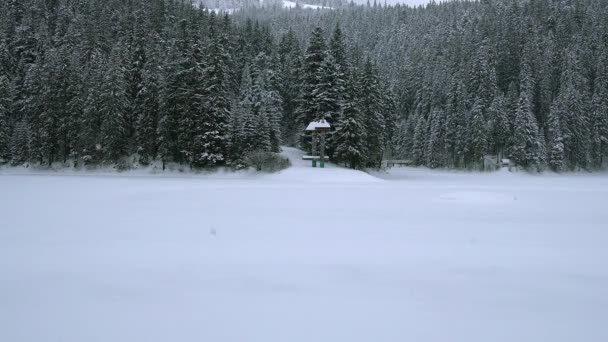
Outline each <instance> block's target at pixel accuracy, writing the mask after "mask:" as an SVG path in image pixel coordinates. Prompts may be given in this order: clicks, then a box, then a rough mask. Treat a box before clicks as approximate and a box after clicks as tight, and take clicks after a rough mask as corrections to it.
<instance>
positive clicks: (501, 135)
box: [488, 93, 511, 163]
mask: <svg viewBox="0 0 608 342" xmlns="http://www.w3.org/2000/svg"><path fill="white" fill-rule="evenodd" d="M508 110H509V108H508V106H507V99H506V98H505V96H504V95H503V94H500V93H498V94H496V96H494V100H493V101H492V104H491V105H490V108H489V109H488V116H489V118H490V120H491V125H490V134H489V139H488V141H489V142H490V144H491V146H492V147H493V151H494V153H495V154H496V158H497V161H496V162H497V163H498V162H499V161H500V158H501V157H502V156H504V154H505V149H507V145H508V143H509V137H510V134H511V129H510V127H509V114H508Z"/></svg>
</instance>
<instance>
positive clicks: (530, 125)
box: [511, 91, 539, 169]
mask: <svg viewBox="0 0 608 342" xmlns="http://www.w3.org/2000/svg"><path fill="white" fill-rule="evenodd" d="M513 126H514V134H513V137H512V140H513V141H512V148H511V158H513V161H515V163H516V164H517V165H519V166H522V167H523V168H526V169H529V168H532V167H535V166H537V165H538V163H539V156H538V144H539V139H538V126H537V124H536V119H535V118H534V115H533V114H532V109H531V105H530V100H529V98H528V96H527V94H526V92H523V91H522V93H521V95H520V99H519V106H518V109H517V112H516V113H515V122H514V124H513Z"/></svg>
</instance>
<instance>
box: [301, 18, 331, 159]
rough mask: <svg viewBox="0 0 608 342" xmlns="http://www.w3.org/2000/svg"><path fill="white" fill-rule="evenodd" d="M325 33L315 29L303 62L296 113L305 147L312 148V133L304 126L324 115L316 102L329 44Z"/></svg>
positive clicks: (302, 142) (318, 28)
mask: <svg viewBox="0 0 608 342" xmlns="http://www.w3.org/2000/svg"><path fill="white" fill-rule="evenodd" d="M323 34H324V33H323V30H322V29H321V28H320V27H317V28H315V29H314V30H313V32H312V35H311V37H310V40H309V42H308V48H307V49H306V53H305V54H304V59H303V63H302V85H301V91H300V96H299V100H298V108H297V110H296V115H297V117H298V123H299V125H300V128H301V130H302V131H301V134H300V143H301V144H302V147H303V148H304V149H309V148H310V134H306V133H305V132H304V128H305V127H306V126H307V125H308V124H309V123H310V122H311V121H313V120H319V119H322V118H323V115H324V114H323V113H321V112H320V108H319V105H318V103H317V102H316V100H317V97H316V92H317V89H318V83H319V70H320V69H321V65H322V64H323V61H324V60H325V58H326V56H327V45H326V43H325V38H324V37H323Z"/></svg>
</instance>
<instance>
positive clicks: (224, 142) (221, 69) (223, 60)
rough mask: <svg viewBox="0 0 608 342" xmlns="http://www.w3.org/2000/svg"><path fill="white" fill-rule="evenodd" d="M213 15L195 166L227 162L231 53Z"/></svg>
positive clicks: (194, 158)
mask: <svg viewBox="0 0 608 342" xmlns="http://www.w3.org/2000/svg"><path fill="white" fill-rule="evenodd" d="M214 17H215V15H214V14H213V12H212V13H211V18H210V24H209V25H210V35H209V39H210V41H211V44H210V46H209V56H208V58H209V62H208V66H207V67H206V68H205V72H204V77H203V79H204V84H205V89H204V93H203V96H204V102H203V107H202V108H201V110H202V116H200V118H199V120H198V122H197V127H198V132H197V134H196V135H195V137H194V143H195V145H196V148H195V150H194V151H193V161H194V164H195V165H197V166H210V165H211V166H212V165H216V164H222V163H225V162H226V156H227V148H228V120H229V118H230V115H231V114H230V113H231V108H230V95H229V83H230V82H229V78H228V69H227V68H228V66H229V65H230V53H229V51H228V50H227V47H228V42H227V37H226V36H225V34H224V33H223V32H222V30H221V29H219V28H218V27H216V26H215V25H217V24H214V23H215V21H214Z"/></svg>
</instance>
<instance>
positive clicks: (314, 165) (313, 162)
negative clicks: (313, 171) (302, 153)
mask: <svg viewBox="0 0 608 342" xmlns="http://www.w3.org/2000/svg"><path fill="white" fill-rule="evenodd" d="M312 167H317V161H316V160H314V159H313V160H312Z"/></svg>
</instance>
